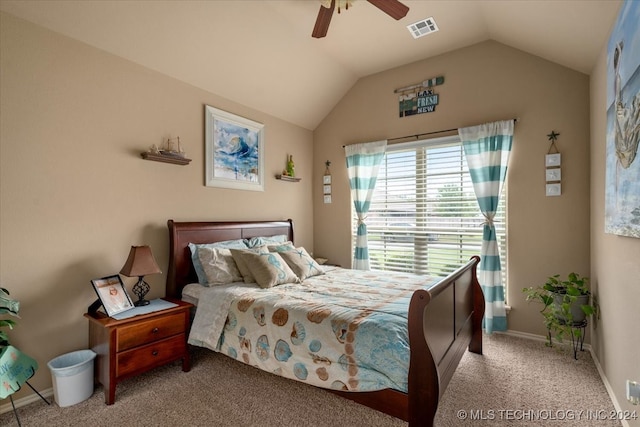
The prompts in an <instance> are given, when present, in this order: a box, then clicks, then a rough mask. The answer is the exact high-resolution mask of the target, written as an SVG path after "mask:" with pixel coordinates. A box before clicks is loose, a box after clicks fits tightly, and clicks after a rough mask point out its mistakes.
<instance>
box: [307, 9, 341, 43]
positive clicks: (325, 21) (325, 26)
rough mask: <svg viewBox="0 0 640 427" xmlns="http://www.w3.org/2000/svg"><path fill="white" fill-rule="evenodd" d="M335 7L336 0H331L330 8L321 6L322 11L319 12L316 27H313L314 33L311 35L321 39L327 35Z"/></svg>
mask: <svg viewBox="0 0 640 427" xmlns="http://www.w3.org/2000/svg"><path fill="white" fill-rule="evenodd" d="M335 7H336V0H331V7H329V8H326V7H324V6H320V11H318V17H317V18H316V25H315V26H314V27H313V33H311V35H312V36H313V37H315V38H317V39H319V38H322V37H324V36H326V35H327V31H329V24H330V23H331V17H332V16H333V9H335Z"/></svg>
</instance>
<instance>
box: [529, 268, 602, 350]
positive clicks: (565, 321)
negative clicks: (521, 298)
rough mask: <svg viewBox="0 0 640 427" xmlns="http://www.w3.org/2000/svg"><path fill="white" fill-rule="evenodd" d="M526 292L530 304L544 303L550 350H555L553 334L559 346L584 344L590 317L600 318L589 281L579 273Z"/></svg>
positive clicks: (548, 282) (557, 275) (556, 276)
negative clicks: (565, 342) (575, 342)
mask: <svg viewBox="0 0 640 427" xmlns="http://www.w3.org/2000/svg"><path fill="white" fill-rule="evenodd" d="M522 291H523V292H524V293H525V295H526V297H527V301H529V302H531V301H536V302H540V303H542V310H540V313H542V316H543V317H544V325H545V326H546V327H547V330H548V331H549V342H548V343H547V345H548V346H550V347H551V346H553V341H552V334H553V337H554V338H555V339H556V340H557V341H558V342H562V340H563V339H564V338H566V337H571V338H572V340H575V339H577V340H578V341H580V342H581V343H582V342H583V341H584V336H583V335H582V331H583V328H584V326H586V319H587V316H594V315H595V316H596V317H597V315H598V304H597V302H596V301H595V299H594V298H593V296H592V295H591V291H590V290H589V278H588V277H580V275H579V274H577V273H569V275H568V276H567V278H566V279H565V280H561V279H560V275H559V274H556V275H554V276H550V277H548V278H547V281H546V282H545V283H544V284H542V285H539V286H535V287H533V286H531V287H528V288H524V289H523V290H522ZM574 349H575V346H574Z"/></svg>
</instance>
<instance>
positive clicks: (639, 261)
mask: <svg viewBox="0 0 640 427" xmlns="http://www.w3.org/2000/svg"><path fill="white" fill-rule="evenodd" d="M610 70H611V64H610V63H607V52H606V48H604V49H603V50H602V52H601V54H600V57H599V59H598V63H597V65H596V67H595V68H594V70H593V72H592V74H591V278H592V287H593V288H594V289H597V292H598V295H599V296H600V307H601V310H602V319H601V321H600V322H599V323H598V328H597V329H595V330H593V338H592V345H593V347H594V349H595V351H596V354H597V357H598V360H599V361H600V365H601V366H602V369H603V371H604V373H605V374H606V377H607V379H608V382H609V384H610V386H611V389H612V391H613V392H614V393H615V395H616V398H617V400H618V402H620V404H621V407H622V409H623V410H628V411H634V410H635V411H636V413H637V412H640V411H639V409H638V407H637V406H633V405H631V404H630V403H629V402H627V400H626V397H625V384H626V380H627V379H631V380H635V381H640V331H639V329H638V325H640V239H634V238H631V237H621V236H615V235H612V234H605V233H604V196H605V170H606V162H605V158H606V156H605V154H606V143H605V141H606V127H607V117H606V110H607V105H606V99H607V89H610V88H607V87H606V83H607V80H606V77H607V73H608V72H609V71H610ZM636 161H638V160H637V159H636ZM638 185H640V183H638ZM629 424H630V425H632V426H640V420H635V421H630V423H629Z"/></svg>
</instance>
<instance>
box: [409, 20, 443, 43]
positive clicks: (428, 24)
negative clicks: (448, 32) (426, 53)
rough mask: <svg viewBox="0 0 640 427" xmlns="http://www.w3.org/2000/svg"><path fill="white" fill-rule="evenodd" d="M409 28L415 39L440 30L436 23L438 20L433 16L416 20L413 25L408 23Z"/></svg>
mask: <svg viewBox="0 0 640 427" xmlns="http://www.w3.org/2000/svg"><path fill="white" fill-rule="evenodd" d="M407 28H408V29H409V32H410V33H411V35H412V36H413V38H414V39H417V38H419V37H422V36H426V35H427V34H431V33H435V32H436V31H438V26H437V25H436V21H435V20H434V19H433V17H431V18H427V19H423V20H422V21H418V22H414V23H413V24H411V25H407Z"/></svg>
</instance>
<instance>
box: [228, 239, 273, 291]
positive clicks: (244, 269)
mask: <svg viewBox="0 0 640 427" xmlns="http://www.w3.org/2000/svg"><path fill="white" fill-rule="evenodd" d="M243 252H251V253H269V251H268V250H267V248H266V246H259V247H256V248H252V249H231V256H232V257H233V260H234V261H235V262H236V267H238V271H240V275H241V276H242V278H243V279H244V283H256V278H255V277H253V274H251V270H249V267H248V266H247V262H246V261H245V260H244V258H243V257H242V253H243Z"/></svg>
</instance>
